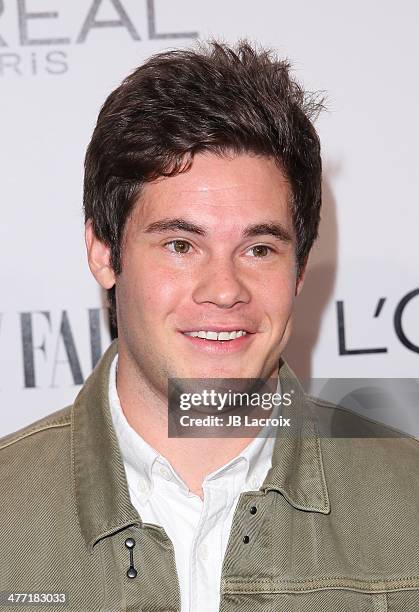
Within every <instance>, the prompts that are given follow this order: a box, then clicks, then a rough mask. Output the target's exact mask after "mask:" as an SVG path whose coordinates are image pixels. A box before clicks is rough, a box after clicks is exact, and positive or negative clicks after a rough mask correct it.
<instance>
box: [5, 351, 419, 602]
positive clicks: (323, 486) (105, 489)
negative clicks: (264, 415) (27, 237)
mask: <svg viewBox="0 0 419 612" xmlns="http://www.w3.org/2000/svg"><path fill="white" fill-rule="evenodd" d="M116 350H117V344H116V343H115V342H114V343H113V344H112V345H111V347H110V348H109V349H108V351H107V352H106V353H105V355H104V356H103V358H102V360H101V361H100V362H99V364H98V365H97V367H96V368H95V370H94V372H93V373H92V374H91V376H90V378H89V379H88V380H87V381H86V383H85V385H84V386H83V388H82V390H81V391H80V393H79V395H78V397H77V399H76V401H75V403H74V405H73V406H70V407H68V408H65V409H63V410H60V411H59V412H56V413H54V414H51V415H49V416H47V417H46V418H44V419H42V420H40V421H38V422H37V423H34V424H32V425H30V426H29V427H26V428H25V429H23V430H21V431H19V432H16V433H13V434H11V435H9V436H7V437H6V438H3V439H2V440H0V495H1V497H0V501H1V510H0V515H1V524H0V592H1V593H2V594H1V597H2V598H3V601H4V600H5V598H6V594H8V593H10V592H11V593H27V594H32V601H34V596H33V594H34V593H38V594H45V597H44V599H46V594H60V593H63V594H65V596H66V601H67V604H66V605H65V604H62V603H58V602H57V603H49V604H48V603H42V598H41V602H39V603H31V604H27V603H22V602H21V601H20V602H19V603H18V604H16V603H15V604H13V603H11V602H10V601H9V602H8V605H7V606H6V605H5V604H4V603H3V604H1V606H0V607H1V609H3V608H4V609H5V610H6V609H7V610H11V609H13V607H14V609H18V610H21V611H26V610H27V611H29V610H30V611H33V610H49V611H53V610H63V611H65V610H77V611H78V612H84V611H90V610H91V611H99V610H101V611H105V610H108V611H115V612H117V611H120V610H129V611H132V612H134V611H141V612H178V611H179V610H180V593H179V585H178V578H177V572H176V567H175V557H174V551H173V545H172V543H171V541H170V540H169V538H168V537H167V535H166V533H165V531H164V530H163V528H161V527H159V526H157V525H152V524H147V523H143V522H142V521H141V517H140V516H139V515H138V513H137V511H136V510H135V508H134V507H133V505H132V503H131V501H130V496H129V493H128V488H127V481H126V476H125V471H124V466H123V462H122V459H121V455H120V451H119V446H118V441H117V438H116V435H115V432H114V429H113V424H112V419H111V414H110V410H109V405H108V377H109V367H110V363H111V360H112V359H113V357H114V355H115V353H116ZM280 378H281V388H282V391H283V392H286V391H287V390H288V391H290V390H292V391H293V392H294V394H295V401H294V402H293V405H292V406H291V407H290V411H291V410H292V412H290V415H291V418H292V419H293V420H294V424H295V425H296V426H297V428H298V431H299V435H298V436H295V435H282V434H281V435H279V436H278V438H277V440H276V445H275V450H274V454H273V465H272V468H271V470H270V471H269V473H268V475H267V477H266V479H265V481H264V483H263V485H262V487H261V488H260V490H257V491H251V492H246V493H243V494H242V495H241V496H240V499H239V502H238V505H237V508H236V511H235V515H234V520H233V525H232V530H231V534H230V539H229V542H228V547H227V551H226V554H225V558H224V563H223V569H222V579H221V584H220V597H221V605H220V611H221V612H238V611H240V612H262V611H266V612H268V611H269V612H292V611H294V612H306V611H307V612H352V611H353V612H385V611H389V612H417V611H419V540H418V516H419V512H418V497H419V496H418V491H419V485H418V482H419V479H418V472H419V442H418V441H417V440H415V439H412V438H401V437H395V436H394V435H391V434H389V437H372V436H373V435H375V434H374V433H372V429H371V436H370V437H366V438H365V437H363V438H362V437H352V438H348V437H339V438H338V437H328V438H325V437H322V436H319V435H318V430H319V423H320V424H321V423H322V422H329V421H330V416H331V415H332V414H333V418H334V421H335V425H336V422H339V421H340V423H341V425H342V430H347V428H348V426H351V419H353V417H351V416H350V413H348V412H345V411H341V410H337V409H336V408H335V407H334V406H332V405H329V404H326V403H324V402H319V401H317V400H314V399H312V398H309V397H308V396H306V395H305V394H304V391H303V390H302V387H301V386H300V384H299V382H298V380H297V379H296V378H295V375H294V374H293V373H292V371H291V370H290V369H289V367H288V366H287V364H286V363H285V362H283V361H281V363H280ZM336 415H338V417H336ZM336 418H337V421H336ZM356 423H357V427H359V423H361V424H362V427H363V428H364V430H365V429H366V430H367V431H370V430H369V429H368V428H372V427H373V425H372V424H371V422H369V421H364V420H360V419H358V420H357V421H356ZM352 425H353V423H352ZM253 506H254V507H256V512H255V510H254V509H252V511H251V512H250V508H252V507H253ZM245 536H247V537H245ZM129 538H131V539H132V540H133V542H131V543H134V544H135V545H134V547H133V548H131V551H130V550H129V549H128V548H127V545H126V540H127V539H129ZM129 543H130V542H129V541H128V544H129ZM130 556H132V563H131V562H130ZM130 566H133V567H135V570H136V571H135V572H133V570H132V569H131V573H133V574H135V573H136V576H135V577H134V578H130V577H128V575H127V570H128V569H129V568H130ZM39 598H40V596H38V599H39ZM35 599H36V598H35ZM50 599H52V597H50ZM193 612H201V611H199V610H196V611H193Z"/></svg>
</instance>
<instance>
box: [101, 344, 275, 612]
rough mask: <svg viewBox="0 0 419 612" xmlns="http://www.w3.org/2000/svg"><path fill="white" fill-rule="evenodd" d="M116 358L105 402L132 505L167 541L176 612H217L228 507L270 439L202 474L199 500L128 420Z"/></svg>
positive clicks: (252, 477)
mask: <svg viewBox="0 0 419 612" xmlns="http://www.w3.org/2000/svg"><path fill="white" fill-rule="evenodd" d="M117 360H118V355H116V357H115V358H114V360H113V362H112V364H111V369H110V377H109V403H110V408H111V414H112V419H113V423H114V427H115V432H116V435H117V438H118V441H119V446H120V449H121V454H122V459H123V462H124V467H125V472H126V475H127V482H128V489H129V493H130V497H131V501H132V504H133V506H134V507H135V508H136V510H137V511H138V513H139V515H140V517H141V520H142V521H143V522H144V523H153V524H155V525H159V526H161V527H163V528H164V530H165V531H166V533H167V535H168V537H169V538H170V540H171V541H172V544H173V547H174V551H175V560H176V569H177V573H178V578H179V586H180V595H181V610H182V612H196V611H197V610H199V612H218V610H219V606H220V580H221V568H222V563H223V558H224V553H225V551H226V548H227V542H228V538H229V535H230V530H231V525H232V521H233V515H234V510H235V508H236V505H237V502H238V499H239V496H240V494H241V493H243V492H244V491H251V490H256V489H259V487H260V486H261V485H262V483H263V481H264V479H265V476H266V474H267V472H268V470H269V469H270V467H271V463H272V462H271V459H272V451H273V446H274V442H275V438H274V437H265V436H260V435H259V436H257V437H256V438H254V439H253V440H252V441H251V442H250V443H249V444H248V446H246V448H245V449H244V450H243V451H242V452H241V453H240V454H239V455H238V456H237V457H235V458H233V459H232V460H231V461H229V462H228V463H226V464H225V465H224V466H222V467H221V468H219V469H217V470H215V471H214V472H212V473H211V474H208V475H207V476H206V477H205V479H204V481H203V484H202V490H203V493H204V495H203V500H202V499H201V498H200V497H199V496H198V495H196V494H194V493H191V492H190V490H189V489H188V487H187V485H186V484H185V482H184V481H183V480H182V479H181V478H180V477H179V476H178V474H177V473H176V472H175V470H174V469H173V467H172V466H171V464H170V462H169V461H168V460H167V459H166V458H165V457H163V456H162V455H160V454H159V453H158V452H157V451H156V450H154V449H153V448H152V447H151V446H150V445H149V444H148V443H147V442H146V441H145V440H144V439H143V438H142V437H141V436H140V435H139V434H138V433H137V432H136V431H135V430H134V429H133V428H132V427H131V426H130V424H129V423H128V421H127V419H126V417H125V415H124V413H123V411H122V408H121V404H120V402H119V397H118V392H117V388H116V368H117ZM276 392H277V393H279V392H280V388H279V379H278V386H277V389H276ZM272 416H274V415H272Z"/></svg>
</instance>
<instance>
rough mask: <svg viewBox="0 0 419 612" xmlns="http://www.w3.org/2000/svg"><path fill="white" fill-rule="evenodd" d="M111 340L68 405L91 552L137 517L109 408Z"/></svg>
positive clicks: (83, 522)
mask: <svg viewBox="0 0 419 612" xmlns="http://www.w3.org/2000/svg"><path fill="white" fill-rule="evenodd" d="M117 350H118V344H117V341H114V342H112V344H111V345H110V347H109V348H108V350H107V351H106V352H105V354H104V355H103V357H102V359H101V360H100V361H99V363H98V364H97V366H96V368H95V369H94V370H93V372H92V374H91V375H90V376H89V378H88V379H87V380H86V382H85V384H84V385H83V387H82V389H81V391H80V393H79V394H78V396H77V398H76V401H75V403H74V405H73V408H72V415H71V454H72V470H73V484H74V491H75V498H76V506H77V514H78V519H79V524H80V528H81V531H82V534H83V536H84V539H85V541H86V545H87V547H88V549H89V551H90V552H93V547H94V545H95V544H96V542H98V541H99V540H100V539H102V538H103V537H105V536H107V535H111V534H112V533H115V532H116V531H119V530H120V529H123V528H124V527H128V526H129V525H134V524H136V525H140V524H141V519H140V517H139V515H138V513H137V511H136V510H135V508H134V506H133V505H132V503H131V500H130V496H129V492H128V485H127V480H126V476H125V469H124V464H123V461H122V458H121V454H120V451H119V444H118V440H117V438H116V434H115V431H114V428H113V423H112V416H111V412H110V408H109V400H108V385H109V370H110V365H111V363H112V360H113V358H114V357H115V355H116V353H117Z"/></svg>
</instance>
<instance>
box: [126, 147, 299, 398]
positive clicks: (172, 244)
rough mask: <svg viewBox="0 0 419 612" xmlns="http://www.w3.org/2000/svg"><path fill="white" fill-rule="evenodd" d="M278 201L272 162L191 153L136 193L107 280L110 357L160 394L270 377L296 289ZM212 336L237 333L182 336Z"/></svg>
mask: <svg viewBox="0 0 419 612" xmlns="http://www.w3.org/2000/svg"><path fill="white" fill-rule="evenodd" d="M289 200H290V191H289V185H288V183H287V181H286V180H285V178H284V175H283V174H282V172H281V171H280V170H279V169H278V167H277V166H276V165H275V163H274V162H273V161H272V160H270V159H268V158H266V157H256V156H251V155H240V156H235V157H228V158H225V157H224V158H221V157H218V156H215V155H213V154H209V153H206V154H199V155H196V156H195V158H194V161H193V164H192V167H191V169H190V170H189V171H187V172H185V173H182V174H179V175H176V176H174V177H169V178H160V179H158V180H157V181H155V182H153V183H148V184H146V185H145V187H144V189H143V191H142V193H141V195H140V198H139V200H138V202H137V203H136V205H135V208H134V211H133V214H132V215H131V217H130V218H129V219H128V221H127V224H126V228H125V234H124V243H123V247H122V272H121V274H120V275H119V276H118V277H116V297H117V315H118V333H119V352H120V358H121V356H122V355H123V358H124V359H126V360H127V361H129V362H130V365H131V367H132V368H134V370H135V371H136V372H137V374H139V375H140V376H141V377H143V379H144V380H145V382H147V383H148V384H150V383H151V386H152V387H153V388H155V389H156V390H158V391H159V392H160V393H166V390H167V378H168V377H179V378H220V377H226V378H259V377H271V376H275V375H276V373H277V369H278V359H279V356H280V354H281V352H282V350H283V349H284V347H285V345H286V343H287V341H288V338H289V334H290V331H291V312H292V308H293V303H294V298H295V295H296V293H298V291H299V289H300V287H301V284H302V281H301V279H300V281H299V282H297V278H296V259H295V251H296V238H295V233H294V228H293V223H292V217H291V213H290V209H289ZM163 223H164V224H165V225H164V224H163ZM271 230H272V231H273V232H274V234H275V235H274V234H273V233H271ZM198 232H199V233H198ZM214 330H216V331H221V330H225V331H229V332H231V331H236V332H238V331H246V332H247V333H246V335H242V336H241V337H237V338H236V339H232V340H211V339H206V338H199V337H198V338H197V337H192V336H190V335H186V334H185V332H187V333H190V332H199V331H214ZM201 335H202V334H201Z"/></svg>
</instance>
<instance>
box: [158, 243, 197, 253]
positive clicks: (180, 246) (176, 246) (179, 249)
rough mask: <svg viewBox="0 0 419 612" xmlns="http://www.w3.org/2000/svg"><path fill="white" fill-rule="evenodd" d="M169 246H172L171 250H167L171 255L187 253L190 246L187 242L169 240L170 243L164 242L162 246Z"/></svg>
mask: <svg viewBox="0 0 419 612" xmlns="http://www.w3.org/2000/svg"><path fill="white" fill-rule="evenodd" d="M169 244H171V245H173V249H169V250H170V251H172V253H178V254H179V255H182V254H184V253H188V252H189V247H190V246H191V245H190V244H189V242H186V240H171V241H170V242H166V244H165V245H164V246H168V245H169Z"/></svg>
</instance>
